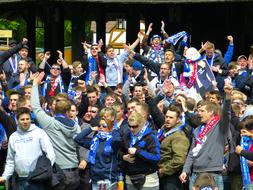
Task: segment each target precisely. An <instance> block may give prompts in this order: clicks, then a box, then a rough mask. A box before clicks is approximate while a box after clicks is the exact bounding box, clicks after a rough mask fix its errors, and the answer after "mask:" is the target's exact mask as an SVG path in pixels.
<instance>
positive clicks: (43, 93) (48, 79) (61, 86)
mask: <svg viewBox="0 0 253 190" xmlns="http://www.w3.org/2000/svg"><path fill="white" fill-rule="evenodd" d="M55 80H56V81H55V82H57V83H58V84H57V86H58V85H60V92H61V93H62V92H65V90H64V84H63V81H62V77H61V75H59V76H58V77H57V78H56V79H55ZM50 82H51V75H47V78H46V81H45V83H44V85H43V87H42V96H46V92H47V87H48V84H50ZM51 88H52V86H51ZM56 89H57V87H56ZM56 89H55V90H56Z"/></svg>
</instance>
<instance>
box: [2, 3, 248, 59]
mask: <svg viewBox="0 0 253 190" xmlns="http://www.w3.org/2000/svg"><path fill="white" fill-rule="evenodd" d="M200 2H201V3H200ZM0 10H1V13H0V17H5V18H8V19H12V18H15V17H17V16H22V17H23V18H24V19H25V20H26V22H27V38H28V39H29V46H30V49H29V51H30V55H31V56H32V57H33V58H34V57H35V40H36V38H35V29H36V18H37V17H39V18H40V19H41V20H42V21H43V23H44V30H45V43H44V44H45V47H44V49H45V50H51V51H53V52H55V51H56V50H58V49H60V50H62V51H63V49H64V19H67V20H71V22H72V45H71V46H72V58H73V59H72V60H78V59H80V58H81V53H80V52H82V46H81V44H80V42H81V41H83V40H85V38H86V34H85V32H84V28H85V21H87V20H90V21H91V20H94V21H96V32H97V37H98V38H102V39H103V40H104V41H105V23H106V22H107V21H110V20H116V19H117V18H124V19H125V20H126V21H127V27H126V41H127V42H133V41H134V40H135V39H136V35H137V33H138V31H139V29H140V25H139V23H140V20H145V23H146V26H147V24H149V23H150V22H153V23H154V27H153V31H154V33H158V32H159V31H160V21H161V20H164V21H165V23H166V28H165V29H166V31H167V32H168V33H169V34H174V33H176V32H178V31H182V30H186V31H188V32H189V33H190V34H191V38H192V45H193V46H195V47H200V43H201V42H202V41H206V40H210V41H212V42H214V43H215V45H216V47H218V48H219V49H221V50H222V51H223V52H224V51H225V50H226V45H227V40H226V36H227V35H229V34H232V35H233V36H234V39H235V52H237V53H238V54H242V53H243V54H248V49H249V47H250V45H252V44H253V35H252V32H253V24H252V23H253V2H252V1H249V0H243V1H242V0H209V1H207V0H143V1H136V0H126V1H125V0H124V1H122V0H61V1H59V0H29V1H27V0H1V1H0ZM154 33H153V34H154ZM153 34H151V35H153ZM236 56H237V55H235V57H236Z"/></svg>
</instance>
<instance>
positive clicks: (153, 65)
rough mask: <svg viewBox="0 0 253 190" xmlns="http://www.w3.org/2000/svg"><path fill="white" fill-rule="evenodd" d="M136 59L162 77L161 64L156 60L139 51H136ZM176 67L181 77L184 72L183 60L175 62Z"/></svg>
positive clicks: (178, 75)
mask: <svg viewBox="0 0 253 190" xmlns="http://www.w3.org/2000/svg"><path fill="white" fill-rule="evenodd" d="M134 59H136V60H137V61H139V62H140V63H141V64H142V65H144V66H146V67H147V68H148V69H150V70H151V71H153V72H154V73H156V74H157V76H158V78H160V64H157V63H155V62H154V61H152V60H150V59H148V58H146V57H144V56H142V55H140V54H138V53H136V54H135V55H134ZM171 65H172V64H171ZM175 67H176V72H177V77H178V78H180V74H181V73H183V69H184V64H182V63H181V62H179V63H175ZM170 69H171V68H170Z"/></svg>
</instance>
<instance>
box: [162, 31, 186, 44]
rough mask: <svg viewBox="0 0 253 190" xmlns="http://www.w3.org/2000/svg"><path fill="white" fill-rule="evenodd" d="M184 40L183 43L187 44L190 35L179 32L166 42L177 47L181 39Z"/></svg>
mask: <svg viewBox="0 0 253 190" xmlns="http://www.w3.org/2000/svg"><path fill="white" fill-rule="evenodd" d="M181 38H184V39H183V41H184V42H186V41H187V40H188V35H187V33H186V32H185V31H182V32H178V33H176V34H174V35H172V36H170V37H169V38H167V39H166V40H165V41H166V42H168V43H169V44H173V45H176V44H177V42H178V41H179V40H180V39H181Z"/></svg>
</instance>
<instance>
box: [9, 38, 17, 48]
mask: <svg viewBox="0 0 253 190" xmlns="http://www.w3.org/2000/svg"><path fill="white" fill-rule="evenodd" d="M17 44H18V43H17V41H16V40H14V39H12V40H10V42H9V46H10V47H13V46H15V45H17Z"/></svg>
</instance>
